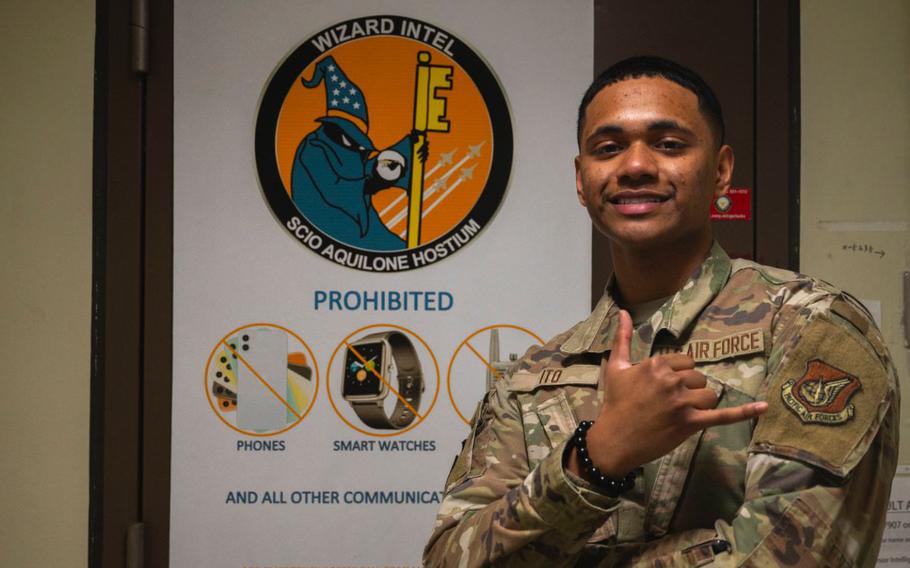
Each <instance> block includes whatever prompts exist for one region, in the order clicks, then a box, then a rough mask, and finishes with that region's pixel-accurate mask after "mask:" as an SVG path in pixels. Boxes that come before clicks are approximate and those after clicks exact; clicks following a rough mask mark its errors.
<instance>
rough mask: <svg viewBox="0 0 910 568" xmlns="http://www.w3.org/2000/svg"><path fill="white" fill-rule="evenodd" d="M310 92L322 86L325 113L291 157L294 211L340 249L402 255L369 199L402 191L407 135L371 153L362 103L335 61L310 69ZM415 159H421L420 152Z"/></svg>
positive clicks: (399, 242)
mask: <svg viewBox="0 0 910 568" xmlns="http://www.w3.org/2000/svg"><path fill="white" fill-rule="evenodd" d="M301 81H302V83H303V85H304V87H306V88H309V89H312V88H315V87H318V86H319V85H320V84H321V83H324V84H325V94H326V113H325V115H324V116H322V117H320V118H317V119H316V121H317V122H318V123H319V126H318V127H317V128H316V129H315V130H313V131H312V132H310V133H309V134H307V135H306V136H305V137H304V138H303V140H302V141H301V142H300V145H299V146H298V147H297V151H296V153H295V155H294V165H293V168H292V170H291V196H292V198H293V201H294V204H295V205H296V206H297V209H299V210H300V212H301V213H302V214H303V215H305V216H306V218H307V219H309V221H310V222H311V223H313V224H314V225H315V226H316V227H318V228H319V229H320V230H321V231H323V232H324V233H326V234H328V235H329V236H331V237H332V238H334V239H335V240H337V241H340V242H342V243H344V244H346V245H349V246H352V247H357V248H360V249H365V250H372V251H396V250H404V249H405V248H406V247H405V241H404V240H403V239H402V238H401V237H399V236H398V235H396V234H395V233H393V232H392V231H390V230H389V229H388V227H386V226H385V224H383V222H382V220H381V219H380V218H379V214H378V213H377V212H376V209H375V208H374V207H373V202H372V197H373V195H374V194H375V193H376V192H378V191H380V190H382V189H386V188H390V187H398V188H401V189H404V190H407V189H408V187H409V186H408V184H409V180H410V166H409V161H410V159H411V153H412V147H413V143H414V141H415V140H416V134H415V133H410V134H408V135H406V136H404V137H403V138H402V139H401V140H399V141H398V142H396V143H395V144H393V145H392V146H390V147H388V148H385V149H383V150H377V149H376V148H375V146H374V144H373V142H372V140H370V137H369V134H368V130H369V115H368V113H367V105H366V98H365V97H364V94H363V93H362V92H361V91H360V89H359V88H358V87H357V85H355V84H354V83H353V82H351V81H350V79H348V77H347V76H346V75H345V74H344V72H343V71H342V70H341V68H340V67H339V66H338V64H337V63H336V62H335V59H334V58H333V57H331V56H328V57H325V58H323V59H322V60H320V61H319V62H318V63H317V64H316V70H315V71H314V73H313V77H312V78H311V79H310V80H308V81H307V80H305V79H303V78H301ZM419 158H420V159H423V160H425V159H426V153H425V152H424V153H422V154H421V156H420V157H419Z"/></svg>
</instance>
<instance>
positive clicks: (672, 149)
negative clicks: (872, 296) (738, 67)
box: [424, 57, 899, 567]
mask: <svg viewBox="0 0 910 568" xmlns="http://www.w3.org/2000/svg"><path fill="white" fill-rule="evenodd" d="M723 136H724V126H723V118H722V114H721V110H720V105H719V104H718V102H717V100H716V98H715V96H714V95H713V93H712V92H711V89H710V88H709V87H708V86H707V85H706V84H705V83H704V81H703V80H702V79H701V78H700V77H698V76H697V75H696V74H694V73H693V72H691V71H689V70H687V69H685V68H682V67H680V66H678V65H676V64H674V63H672V62H669V61H666V60H663V59H658V58H651V57H638V58H632V59H629V60H625V61H622V62H620V63H618V64H616V65H614V66H613V67H611V68H610V69H608V70H607V71H606V72H604V73H603V74H602V75H601V76H599V77H598V78H597V79H596V80H595V81H594V83H593V84H592V85H591V87H590V88H589V89H588V91H587V93H586V94H585V96H584V98H583V100H582V103H581V106H580V109H579V120H578V144H579V153H578V156H577V157H576V158H575V169H576V187H577V193H578V200H579V202H581V204H582V205H583V206H584V207H585V208H587V210H588V213H589V214H590V216H591V219H592V220H593V222H594V225H595V226H596V227H597V229H598V230H599V231H601V232H602V233H603V234H604V235H606V236H607V237H608V238H609V240H610V249H611V253H612V258H613V264H614V274H613V277H612V279H611V282H610V284H609V286H608V289H607V291H606V293H605V295H604V297H603V299H602V300H601V301H600V303H599V304H598V305H597V307H596V308H595V309H594V311H593V313H592V314H591V315H590V316H589V317H588V319H586V320H585V321H583V322H581V323H579V324H577V325H575V326H574V327H572V328H571V329H569V330H568V331H566V332H565V333H563V334H561V335H558V336H556V337H555V338H553V339H552V340H551V341H549V342H548V343H547V344H546V345H544V346H542V347H535V348H532V349H531V350H529V351H528V353H527V354H526V355H525V356H524V357H523V358H522V359H521V360H520V361H519V362H518V363H517V365H516V366H515V367H514V370H513V373H512V375H511V377H509V378H508V379H503V380H500V381H497V383H496V384H495V385H494V388H493V389H492V390H491V391H490V392H489V393H487V395H486V397H485V399H484V401H483V403H482V405H481V406H480V407H479V409H478V412H477V414H476V415H475V417H474V420H473V424H472V430H471V434H470V436H469V437H468V439H467V440H466V441H465V444H464V449H463V450H462V452H461V455H460V456H459V457H458V459H457V460H456V462H455V465H454V466H453V468H452V471H451V473H450V474H449V477H448V480H447V481H446V487H445V490H446V496H445V499H444V500H443V503H442V506H441V507H440V510H439V514H438V517H437V521H436V525H435V529H434V531H433V534H432V536H431V538H430V541H429V544H428V545H427V548H426V552H425V558H424V561H425V563H426V565H427V566H432V567H436V566H459V567H466V566H486V565H496V566H630V565H647V566H703V565H719V566H727V565H750V566H872V565H873V564H874V563H875V560H876V554H877V551H878V547H879V541H880V539H881V535H882V528H883V523H884V515H885V509H886V504H887V502H888V496H889V492H890V488H891V480H892V478H893V475H894V471H895V468H896V461H897V447H898V440H897V436H898V413H899V395H898V389H897V377H896V373H895V370H894V366H893V365H892V364H891V361H890V358H889V354H888V352H887V350H886V349H885V347H884V342H883V340H882V337H881V335H880V333H879V331H878V330H877V329H876V328H875V326H874V324H873V323H872V321H871V318H870V317H869V315H868V313H867V312H866V311H865V310H864V309H863V307H862V306H861V305H860V304H859V303H858V302H856V301H855V300H854V299H852V298H851V297H850V296H848V295H847V294H845V293H842V292H840V291H838V290H837V289H835V288H833V287H831V286H830V285H828V284H826V283H824V282H821V281H819V280H816V279H813V278H810V277H807V276H804V275H800V274H795V273H793V272H790V271H787V270H781V269H777V268H771V267H767V266H762V265H759V264H756V263H753V262H749V261H744V260H731V259H730V258H729V257H728V256H727V255H726V253H725V252H724V251H723V249H722V248H721V247H720V246H719V245H718V244H717V243H716V242H714V240H713V237H712V233H711V222H710V219H709V210H710V204H711V201H712V200H713V199H715V198H717V197H718V196H721V195H723V194H724V193H725V192H727V190H728V188H729V186H730V179H731V175H732V172H733V151H732V149H731V148H730V147H729V146H728V145H725V144H724V143H723ZM589 421H593V425H592V424H591V423H590V422H589Z"/></svg>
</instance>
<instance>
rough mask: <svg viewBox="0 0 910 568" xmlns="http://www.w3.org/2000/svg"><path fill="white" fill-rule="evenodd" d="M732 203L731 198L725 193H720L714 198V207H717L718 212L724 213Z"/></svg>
mask: <svg viewBox="0 0 910 568" xmlns="http://www.w3.org/2000/svg"><path fill="white" fill-rule="evenodd" d="M732 205H733V200H732V199H730V198H729V197H727V196H726V195H721V196H720V197H718V198H717V199H715V200H714V208H715V209H717V210H718V211H719V212H720V213H726V212H727V211H729V210H730V207H731V206H732Z"/></svg>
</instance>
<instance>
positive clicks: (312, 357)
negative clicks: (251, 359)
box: [203, 322, 319, 438]
mask: <svg viewBox="0 0 910 568" xmlns="http://www.w3.org/2000/svg"><path fill="white" fill-rule="evenodd" d="M252 327H273V328H276V329H280V330H282V331H284V332H285V333H287V334H289V335H292V336H294V339H296V340H297V341H299V342H300V344H301V345H303V348H304V349H306V351H307V353H308V354H309V355H310V361H312V362H313V372H314V373H315V374H316V385H315V388H314V389H313V399H312V400H310V405H309V406H308V407H307V409H306V411H305V412H304V413H303V414H301V415H300V418H298V419H297V420H296V421H294V422H292V423H291V424H288V426H287V427H286V428H282V429H281V430H276V431H275V432H268V433H262V432H247V431H246V430H243V429H241V428H238V427H237V426H234V425H233V424H231V423H230V422H228V421H227V420H225V418H224V416H222V415H221V412H219V411H218V408H217V407H216V406H215V403H214V402H212V394H211V392H210V390H209V367H210V366H211V364H212V358H213V357H215V352H216V351H218V349H219V348H220V347H221V345H222V344H223V343H225V342H226V341H227V338H228V337H230V336H232V335H234V334H235V333H237V332H239V331H241V330H244V329H249V328H252ZM203 379H204V382H203V385H204V386H205V398H206V399H207V400H208V401H209V406H211V407H212V412H214V413H215V416H217V417H218V419H219V420H221V421H222V422H224V423H225V425H227V426H228V427H229V428H230V429H232V430H235V431H237V432H239V433H241V434H243V435H244V436H257V437H260V438H267V437H269V436H277V435H278V434H281V433H282V432H287V431H288V430H290V429H291V428H293V427H294V426H297V425H298V424H300V423H301V422H302V421H303V419H304V418H306V417H307V414H309V413H310V410H312V409H313V406H314V405H315V404H316V396H317V395H318V394H319V365H318V363H317V362H316V356H315V355H313V350H312V349H310V346H309V345H307V343H306V341H304V340H303V339H301V337H300V336H299V335H297V334H296V333H294V332H293V331H291V330H290V329H288V328H286V327H282V326H280V325H278V324H274V323H264V322H263V323H251V324H247V325H242V326H240V327H237V328H234V329H232V330H231V331H229V332H228V333H226V334H225V335H224V336H223V337H222V338H221V339H220V340H218V343H216V344H215V347H214V348H213V349H212V352H211V353H209V358H208V361H206V362H205V375H204V376H203Z"/></svg>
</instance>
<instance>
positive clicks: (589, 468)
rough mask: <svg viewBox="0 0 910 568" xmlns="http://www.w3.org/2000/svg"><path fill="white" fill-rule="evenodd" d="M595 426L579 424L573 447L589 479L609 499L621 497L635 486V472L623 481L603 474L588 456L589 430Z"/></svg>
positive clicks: (627, 475) (592, 422)
mask: <svg viewBox="0 0 910 568" xmlns="http://www.w3.org/2000/svg"><path fill="white" fill-rule="evenodd" d="M593 425H594V421H593V420H582V421H581V422H579V423H578V428H576V429H575V433H574V434H572V445H573V446H575V451H576V453H577V454H578V460H579V461H580V462H581V468H582V470H584V472H585V474H586V475H587V477H588V479H589V480H590V481H592V482H593V483H594V485H596V486H597V487H598V488H599V489H600V490H602V491H603V492H604V493H606V494H607V495H608V496H609V497H619V496H620V495H621V494H622V493H625V492H626V491H628V490H629V489H632V487H634V486H635V470H632V471H630V472H629V473H627V474H626V475H625V476H624V477H623V478H622V479H610V478H609V477H607V476H606V475H604V474H602V473H601V472H600V470H599V469H597V466H596V465H594V462H592V461H591V457H590V456H589V455H588V442H587V436H588V430H590V429H591V426H593Z"/></svg>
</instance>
